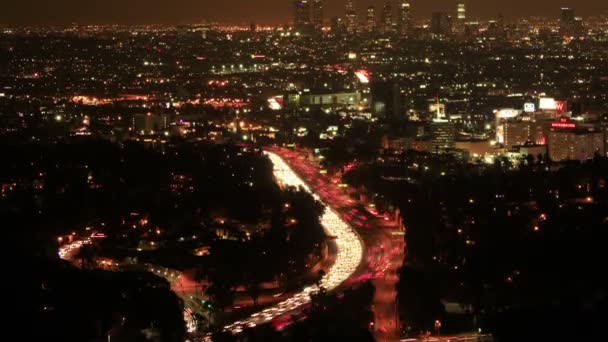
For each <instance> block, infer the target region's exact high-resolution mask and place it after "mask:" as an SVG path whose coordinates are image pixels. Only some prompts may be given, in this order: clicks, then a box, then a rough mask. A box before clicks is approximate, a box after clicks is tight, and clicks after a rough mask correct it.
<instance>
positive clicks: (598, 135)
mask: <svg viewBox="0 0 608 342" xmlns="http://www.w3.org/2000/svg"><path fill="white" fill-rule="evenodd" d="M548 143H549V146H548V148H549V157H550V158H551V160H553V161H564V160H587V159H591V158H593V157H594V155H595V154H596V153H598V154H600V155H604V154H605V153H606V151H605V144H604V133H603V132H602V131H601V130H599V129H596V128H595V127H588V126H581V125H579V124H577V123H576V122H574V121H571V120H568V119H565V118H562V119H560V120H559V121H556V122H553V123H551V130H550V132H549V139H548Z"/></svg>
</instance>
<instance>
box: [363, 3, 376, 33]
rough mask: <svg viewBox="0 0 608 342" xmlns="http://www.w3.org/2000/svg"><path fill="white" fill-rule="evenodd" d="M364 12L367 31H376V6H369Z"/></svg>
mask: <svg viewBox="0 0 608 342" xmlns="http://www.w3.org/2000/svg"><path fill="white" fill-rule="evenodd" d="M366 13H367V15H366V21H365V28H366V29H367V32H374V31H376V8H375V7H374V6H369V7H368V8H367V12H366Z"/></svg>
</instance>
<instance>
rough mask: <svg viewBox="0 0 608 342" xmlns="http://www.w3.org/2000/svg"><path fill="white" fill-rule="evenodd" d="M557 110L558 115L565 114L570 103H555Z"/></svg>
mask: <svg viewBox="0 0 608 342" xmlns="http://www.w3.org/2000/svg"><path fill="white" fill-rule="evenodd" d="M555 110H556V111H557V112H558V113H564V112H566V111H567V110H568V102H566V101H555Z"/></svg>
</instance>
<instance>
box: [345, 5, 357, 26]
mask: <svg viewBox="0 0 608 342" xmlns="http://www.w3.org/2000/svg"><path fill="white" fill-rule="evenodd" d="M346 31H348V33H349V34H353V33H356V32H357V0H346Z"/></svg>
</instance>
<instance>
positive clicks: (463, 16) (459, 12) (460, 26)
mask: <svg viewBox="0 0 608 342" xmlns="http://www.w3.org/2000/svg"><path fill="white" fill-rule="evenodd" d="M466 20H467V9H466V4H465V0H458V6H457V7H456V30H457V31H458V33H461V34H462V33H464V28H465V22H466Z"/></svg>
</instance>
